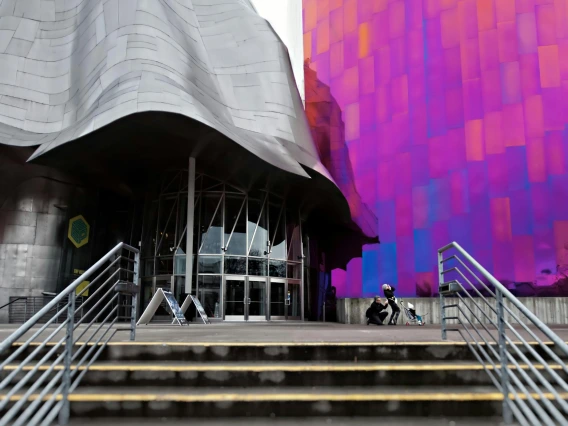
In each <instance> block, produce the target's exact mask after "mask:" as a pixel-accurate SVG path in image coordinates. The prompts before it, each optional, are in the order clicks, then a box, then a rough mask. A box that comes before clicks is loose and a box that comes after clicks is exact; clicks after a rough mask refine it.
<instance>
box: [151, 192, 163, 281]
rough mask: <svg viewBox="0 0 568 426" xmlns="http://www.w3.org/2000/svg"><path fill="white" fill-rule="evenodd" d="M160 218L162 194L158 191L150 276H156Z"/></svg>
mask: <svg viewBox="0 0 568 426" xmlns="http://www.w3.org/2000/svg"><path fill="white" fill-rule="evenodd" d="M161 216H162V194H161V191H160V195H158V217H157V218H156V237H155V239H154V241H155V247H154V262H153V266H154V270H153V271H152V275H156V255H157V253H158V235H159V229H160V217H161Z"/></svg>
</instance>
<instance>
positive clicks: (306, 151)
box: [0, 0, 332, 180]
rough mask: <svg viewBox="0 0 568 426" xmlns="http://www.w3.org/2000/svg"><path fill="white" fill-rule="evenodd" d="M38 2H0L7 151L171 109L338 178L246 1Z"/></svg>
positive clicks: (292, 166)
mask: <svg viewBox="0 0 568 426" xmlns="http://www.w3.org/2000/svg"><path fill="white" fill-rule="evenodd" d="M37 3H38V4H39V5H40V6H39V7H36V2H27V1H8V2H2V3H1V4H0V70H1V72H0V144H8V145H16V146H36V145H39V147H38V149H37V151H36V152H35V153H34V155H33V156H32V159H34V158H37V157H39V156H41V155H42V154H44V153H46V152H48V151H50V150H53V149H54V148H57V147H58V146H61V145H63V144H66V143H69V142H71V141H73V140H75V139H77V138H79V137H81V136H84V135H87V134H89V133H92V132H93V131H95V130H97V129H99V128H101V127H103V126H105V125H107V124H109V123H112V122H114V121H117V120H119V119H120V118H122V117H126V116H129V115H132V114H135V113H139V112H147V111H159V112H171V113H177V114H181V115H184V116H186V117H190V118H192V119H194V120H197V121H198V122H201V123H203V124H205V125H207V126H210V127H211V128H213V129H216V130H218V131H219V132H220V133H222V134H224V135H225V136H227V137H228V138H230V139H231V140H233V141H235V142H237V143H238V144H240V145H241V146H242V147H244V148H245V149H247V150H248V151H250V152H251V153H253V154H255V155H256V156H258V157H260V158H261V159H263V160H264V161H266V162H268V163H270V164H272V165H274V166H276V167H278V168H280V169H282V170H285V171H288V172H292V173H295V174H298V175H301V176H306V177H307V174H306V172H305V171H304V169H303V168H302V166H301V165H303V166H307V167H309V168H311V169H313V170H316V171H318V172H319V173H321V174H323V175H324V176H326V177H328V178H329V179H330V180H332V179H331V177H330V176H329V173H327V170H326V169H325V167H323V166H322V165H321V163H320V161H319V159H318V155H317V151H316V149H315V146H314V144H313V141H312V139H311V137H310V134H309V130H308V126H307V123H306V119H305V116H304V113H303V109H302V102H301V100H300V97H299V95H298V92H297V90H296V86H295V84H294V80H293V74H292V70H291V65H290V61H289V57H288V54H287V51H286V48H285V47H284V45H283V44H282V42H281V41H280V39H279V38H278V37H277V36H276V35H275V33H274V31H273V30H272V28H271V27H270V25H269V24H268V23H267V22H266V21H265V20H264V19H262V18H261V17H260V16H258V14H257V13H256V11H255V10H254V8H253V7H252V6H251V4H250V2H249V1H248V0H222V1H220V0H187V1H183V2H180V1H176V0H152V1H150V0H120V1H119V0H108V1H104V0H71V1H65V2H63V1H61V2H60V1H42V2H37ZM133 149H134V147H133Z"/></svg>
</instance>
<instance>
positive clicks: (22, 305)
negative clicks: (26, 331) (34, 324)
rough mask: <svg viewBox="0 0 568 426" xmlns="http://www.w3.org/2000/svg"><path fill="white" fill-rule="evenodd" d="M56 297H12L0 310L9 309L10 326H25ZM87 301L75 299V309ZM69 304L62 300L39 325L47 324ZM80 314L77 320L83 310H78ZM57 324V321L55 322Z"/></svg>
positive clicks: (40, 320)
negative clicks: (24, 324)
mask: <svg viewBox="0 0 568 426" xmlns="http://www.w3.org/2000/svg"><path fill="white" fill-rule="evenodd" d="M55 297H56V296H21V297H10V302H9V303H7V304H5V305H3V306H0V309H4V308H7V309H8V324H23V323H25V322H26V321H27V320H29V319H30V318H31V317H33V316H34V315H35V314H37V313H38V312H39V311H41V310H42V309H43V308H44V306H46V305H47V304H48V303H49V302H51V301H52V300H53V299H54V298H55ZM85 300H87V298H86V297H84V296H77V297H76V298H75V308H78V307H80V306H81V305H82V304H83V302H84V301H85ZM66 303H67V301H66V300H61V301H60V302H59V303H58V304H57V305H55V306H54V307H53V308H51V309H50V310H49V312H46V313H45V315H44V316H43V317H42V318H40V319H39V320H38V323H45V322H46V321H49V320H50V319H51V317H52V316H53V314H55V313H56V312H57V311H59V309H61V307H63V306H64V305H65V304H66ZM77 311H78V313H77V314H75V318H77V316H80V315H81V314H82V312H81V310H77ZM55 323H56V324H57V320H55Z"/></svg>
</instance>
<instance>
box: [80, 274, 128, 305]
mask: <svg viewBox="0 0 568 426" xmlns="http://www.w3.org/2000/svg"><path fill="white" fill-rule="evenodd" d="M119 272H120V268H118V269H116V270H115V271H114V272H113V273H112V274H110V275H109V277H108V278H107V279H106V280H105V282H103V283H102V284H101V285H100V286H99V288H97V289H96V290H95V291H94V292H93V294H91V297H89V299H88V300H87V301H86V302H85V303H88V302H89V300H94V296H96V295H97V294H99V292H100V291H103V289H104V288H105V286H106V285H107V284H108V283H109V282H110V281H111V280H112V279H113V278H115V276H116V275H117V274H118V273H119ZM99 276H100V275H99ZM119 280H120V278H119ZM92 284H93V283H90V284H89V285H88V286H86V287H85V288H84V289H83V291H87V290H88V289H89V288H90V287H91V285H92ZM85 303H83V304H82V305H81V306H79V307H78V308H77V309H75V313H77V312H79V311H80V310H81V308H83V307H84V305H85Z"/></svg>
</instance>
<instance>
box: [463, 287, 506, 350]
mask: <svg viewBox="0 0 568 426" xmlns="http://www.w3.org/2000/svg"><path fill="white" fill-rule="evenodd" d="M458 297H459V298H460V300H461V301H464V300H463V298H462V296H461V295H460V294H458ZM464 306H465V307H466V308H467V309H468V310H469V312H470V313H471V315H473V317H474V318H475V319H476V320H477V321H478V322H479V323H480V324H481V326H482V327H483V329H484V330H485V331H486V333H487V334H489V335H490V336H491V338H492V339H493V341H494V342H495V343H497V344H499V339H498V338H495V336H493V334H492V333H491V332H490V331H489V330H488V329H487V327H486V326H485V324H484V323H483V322H481V321H480V320H479V318H478V317H477V315H475V313H474V312H473V309H471V308H470V307H469V306H467V303H464ZM458 309H459V310H460V312H462V313H464V312H463V310H462V309H461V306H460V307H458ZM464 315H465V313H464ZM491 324H493V325H495V324H494V323H493V322H491ZM472 326H474V327H475V325H474V324H473V323H472ZM484 341H485V340H484ZM485 344H489V343H487V342H486V343H485ZM491 346H492V345H491ZM493 354H494V355H495V356H496V357H497V358H499V356H498V355H497V352H496V351H495V350H493Z"/></svg>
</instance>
